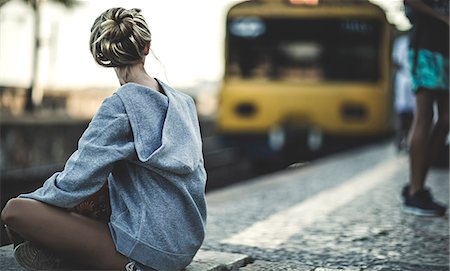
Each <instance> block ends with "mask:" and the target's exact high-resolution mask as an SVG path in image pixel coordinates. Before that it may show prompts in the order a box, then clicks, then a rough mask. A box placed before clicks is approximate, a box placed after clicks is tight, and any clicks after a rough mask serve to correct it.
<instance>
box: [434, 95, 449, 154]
mask: <svg viewBox="0 0 450 271" xmlns="http://www.w3.org/2000/svg"><path fill="white" fill-rule="evenodd" d="M435 95H436V102H437V108H438V119H437V121H436V124H435V126H434V128H433V132H432V134H431V142H430V143H431V146H430V150H431V157H430V161H431V163H433V162H436V161H437V159H438V157H439V155H440V154H441V152H442V151H443V149H444V146H445V142H446V140H447V135H448V130H449V93H448V92H447V91H444V90H443V91H437V92H436V94H435Z"/></svg>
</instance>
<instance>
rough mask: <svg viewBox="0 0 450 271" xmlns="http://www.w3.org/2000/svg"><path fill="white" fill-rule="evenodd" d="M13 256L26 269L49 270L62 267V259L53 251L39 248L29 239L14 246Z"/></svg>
mask: <svg viewBox="0 0 450 271" xmlns="http://www.w3.org/2000/svg"><path fill="white" fill-rule="evenodd" d="M14 258H15V259H16V261H17V263H18V264H19V265H20V266H22V267H23V268H25V269H27V270H51V269H59V268H62V260H61V259H60V258H58V257H57V256H55V255H54V254H53V253H51V252H49V251H46V250H44V249H40V248H38V247H36V246H35V245H33V244H32V243H31V242H29V241H25V242H23V243H20V244H19V245H17V246H16V247H15V248H14Z"/></svg>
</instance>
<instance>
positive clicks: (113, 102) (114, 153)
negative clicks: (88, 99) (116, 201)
mask: <svg viewBox="0 0 450 271" xmlns="http://www.w3.org/2000/svg"><path fill="white" fill-rule="evenodd" d="M133 155H135V148H134V142H133V135H132V132H131V128H130V123H129V120H128V117H127V114H126V112H125V108H124V105H123V103H122V101H121V99H120V98H119V97H118V96H117V95H113V96H111V97H109V98H107V99H105V101H104V102H103V103H102V105H101V107H100V109H99V110H98V112H97V113H96V115H95V116H94V118H93V119H92V121H91V123H90V124H89V126H88V128H87V129H86V131H85V132H84V133H83V135H82V136H81V138H80V140H79V142H78V149H77V150H76V151H75V152H74V153H73V154H72V155H71V156H70V158H69V159H68V160H67V162H66V165H65V167H64V170H63V171H62V172H58V173H55V174H54V175H53V176H51V177H50V178H49V179H47V180H46V181H45V183H44V184H43V186H42V187H41V188H39V189H37V190H35V191H34V192H31V193H28V194H22V195H20V196H19V198H31V199H35V200H39V201H42V202H46V203H48V204H51V205H55V206H59V207H63V208H72V207H74V206H75V205H77V204H79V203H80V202H82V201H83V200H84V199H85V198H87V197H88V196H90V195H91V194H93V193H95V192H96V191H98V190H99V189H100V188H101V187H102V186H103V184H104V183H105V182H106V181H107V178H108V175H109V174H110V172H111V171H112V168H113V166H114V163H115V162H117V161H120V160H125V159H129V158H131V157H132V156H133Z"/></svg>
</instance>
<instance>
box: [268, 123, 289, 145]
mask: <svg viewBox="0 0 450 271" xmlns="http://www.w3.org/2000/svg"><path fill="white" fill-rule="evenodd" d="M268 144H269V148H270V149H271V150H272V151H280V150H281V149H283V147H284V145H285V144H286V131H285V129H283V127H281V126H278V125H277V126H275V127H273V128H272V129H270V131H269V134H268Z"/></svg>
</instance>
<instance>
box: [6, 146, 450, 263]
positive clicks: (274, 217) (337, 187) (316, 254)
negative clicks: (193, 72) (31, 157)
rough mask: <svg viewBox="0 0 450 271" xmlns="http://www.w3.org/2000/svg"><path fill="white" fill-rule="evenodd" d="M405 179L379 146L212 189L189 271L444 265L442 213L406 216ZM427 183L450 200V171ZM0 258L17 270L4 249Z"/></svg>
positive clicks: (403, 163) (398, 158) (404, 170)
mask: <svg viewBox="0 0 450 271" xmlns="http://www.w3.org/2000/svg"><path fill="white" fill-rule="evenodd" d="M407 179H408V163H407V157H406V156H405V155H404V154H398V153H397V152H396V151H395V149H394V147H393V146H392V145H391V144H390V143H383V144H379V145H374V146H369V147H365V148H363V149H359V150H355V151H351V152H348V153H344V154H339V155H335V156H332V157H329V158H326V159H322V160H318V161H315V162H313V163H310V164H307V165H299V166H294V167H292V168H290V169H287V170H285V171H282V172H278V173H275V174H271V175H266V176H263V177H259V178H256V179H253V180H250V181H248V182H246V183H243V184H238V185H233V186H231V187H228V188H226V189H221V190H218V191H213V192H210V193H208V195H207V201H208V208H209V209H208V226H207V237H206V240H205V243H204V245H203V247H202V250H201V251H200V253H199V254H198V256H197V257H196V259H195V260H194V262H193V263H192V264H191V266H189V267H188V268H187V270H189V271H194V270H195V271H197V270H198V271H200V270H202V271H205V270H242V271H255V270H267V271H269V270H291V271H292V270H298V271H335V270H347V271H356V270H359V271H376V270H378V271H394V270H399V271H428V270H432V271H444V270H449V219H448V215H447V216H445V217H441V218H421V217H415V216H412V215H407V214H405V213H403V212H402V204H401V200H400V190H401V188H402V187H403V185H404V184H405V183H406V182H407ZM427 186H428V187H430V188H431V190H432V192H433V194H434V196H435V198H436V199H437V200H438V201H440V202H442V203H444V204H447V205H448V204H449V172H448V170H432V171H430V174H429V178H428V182H427ZM0 263H1V267H2V268H1V269H2V270H21V269H20V268H18V267H17V266H16V265H15V263H14V260H13V258H12V254H11V250H10V248H5V247H3V248H2V249H0Z"/></svg>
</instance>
